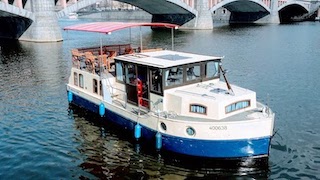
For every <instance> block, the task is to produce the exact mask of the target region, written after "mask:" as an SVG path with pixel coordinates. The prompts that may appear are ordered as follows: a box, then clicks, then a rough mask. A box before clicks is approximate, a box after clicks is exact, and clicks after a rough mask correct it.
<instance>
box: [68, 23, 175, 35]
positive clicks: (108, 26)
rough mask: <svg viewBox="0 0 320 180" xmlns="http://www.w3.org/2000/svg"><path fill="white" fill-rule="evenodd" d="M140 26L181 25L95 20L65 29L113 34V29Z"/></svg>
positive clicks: (168, 26)
mask: <svg viewBox="0 0 320 180" xmlns="http://www.w3.org/2000/svg"><path fill="white" fill-rule="evenodd" d="M139 26H151V27H162V28H174V29H178V27H179V25H176V24H170V23H157V22H93V23H84V24H76V25H71V26H67V27H64V28H63V29H64V30H74V31H86V32H97V33H105V34H111V32H113V31H117V30H121V29H126V28H131V27H139Z"/></svg>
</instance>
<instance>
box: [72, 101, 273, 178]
mask: <svg viewBox="0 0 320 180" xmlns="http://www.w3.org/2000/svg"><path fill="white" fill-rule="evenodd" d="M69 116H70V117H71V118H73V119H74V121H75V127H76V129H78V130H79V135H80V136H81V137H76V139H79V140H80V139H81V141H82V142H81V143H80V144H81V146H80V147H79V148H78V151H80V153H81V154H82V155H83V162H82V163H81V164H80V165H79V166H80V167H81V168H82V169H83V170H84V171H87V172H89V173H90V174H92V175H94V176H95V177H98V178H100V179H105V178H128V179H148V178H164V179H168V178H169V179H171V178H178V179H181V178H183V179H212V178H235V177H238V178H243V177H244V178H259V179H267V178H268V173H269V169H268V158H267V157H263V158H243V159H210V158H201V157H190V156H185V155H180V154H175V153H172V152H167V151H163V150H162V151H157V150H155V147H154V146H153V143H151V144H152V145H150V142H149V143H148V142H137V141H136V140H135V139H134V138H133V132H132V131H128V130H125V131H124V130H123V129H122V128H121V127H119V126H118V125H115V124H111V123H110V122H105V123H103V122H102V119H101V118H100V117H99V116H98V115H96V114H93V113H91V112H88V111H86V110H85V109H82V108H78V107H75V106H73V105H70V106H69Z"/></svg>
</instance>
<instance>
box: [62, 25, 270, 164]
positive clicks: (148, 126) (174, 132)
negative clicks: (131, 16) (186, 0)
mask: <svg viewBox="0 0 320 180" xmlns="http://www.w3.org/2000/svg"><path fill="white" fill-rule="evenodd" d="M138 26H140V27H141V26H151V27H157V28H171V29H172V32H173V31H174V29H177V28H178V26H177V25H174V24H168V23H112V22H95V23H87V24H79V25H73V26H69V27H65V28H64V29H65V30H75V31H88V32H98V33H104V34H111V33H112V32H113V31H117V30H120V29H124V28H130V27H138ZM172 37H173V36H172ZM172 42H173V41H172ZM142 47H143V46H142V43H141V46H140V47H133V46H132V45H131V44H117V45H101V43H100V47H88V48H79V49H73V50H72V68H71V74H70V77H69V82H68V84H67V93H68V101H69V103H71V104H73V105H76V106H79V107H82V108H85V109H87V110H90V111H92V112H94V113H99V114H100V116H101V117H102V119H103V121H111V122H113V123H115V124H118V125H119V126H121V127H122V128H123V129H126V130H129V131H126V132H131V133H132V136H133V137H134V138H135V139H137V140H139V141H149V142H152V143H148V144H150V146H154V148H156V149H161V150H166V151H171V152H175V153H179V154H183V155H190V156H196V157H210V158H243V157H268V155H269V148H270V141H271V138H272V135H273V129H274V117H275V115H274V113H273V112H272V111H271V109H270V108H269V107H268V106H266V105H264V104H262V103H259V102H257V100H256V93H255V92H254V91H252V90H249V89H245V88H242V87H239V86H236V85H233V84H232V85H231V84H229V82H228V80H227V78H226V75H225V70H224V69H223V68H222V62H221V61H222V59H223V57H218V56H208V55H200V54H193V53H187V52H178V51H173V50H165V49H161V48H155V49H146V48H142ZM172 47H173V45H172Z"/></svg>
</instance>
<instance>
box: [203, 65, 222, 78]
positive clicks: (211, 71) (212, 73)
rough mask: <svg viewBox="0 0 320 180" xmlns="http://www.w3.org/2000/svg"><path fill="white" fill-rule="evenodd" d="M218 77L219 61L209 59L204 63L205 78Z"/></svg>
mask: <svg viewBox="0 0 320 180" xmlns="http://www.w3.org/2000/svg"><path fill="white" fill-rule="evenodd" d="M214 77H219V62H217V61H210V62H208V63H207V64H206V78H214Z"/></svg>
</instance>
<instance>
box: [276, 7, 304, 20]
mask: <svg viewBox="0 0 320 180" xmlns="http://www.w3.org/2000/svg"><path fill="white" fill-rule="evenodd" d="M305 14H308V11H307V10H306V9H305V8H303V7H302V6H300V5H298V4H292V5H289V6H286V7H284V8H282V9H281V10H280V11H279V19H280V23H289V22H294V21H302V20H305V18H304V16H303V15H305Z"/></svg>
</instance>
